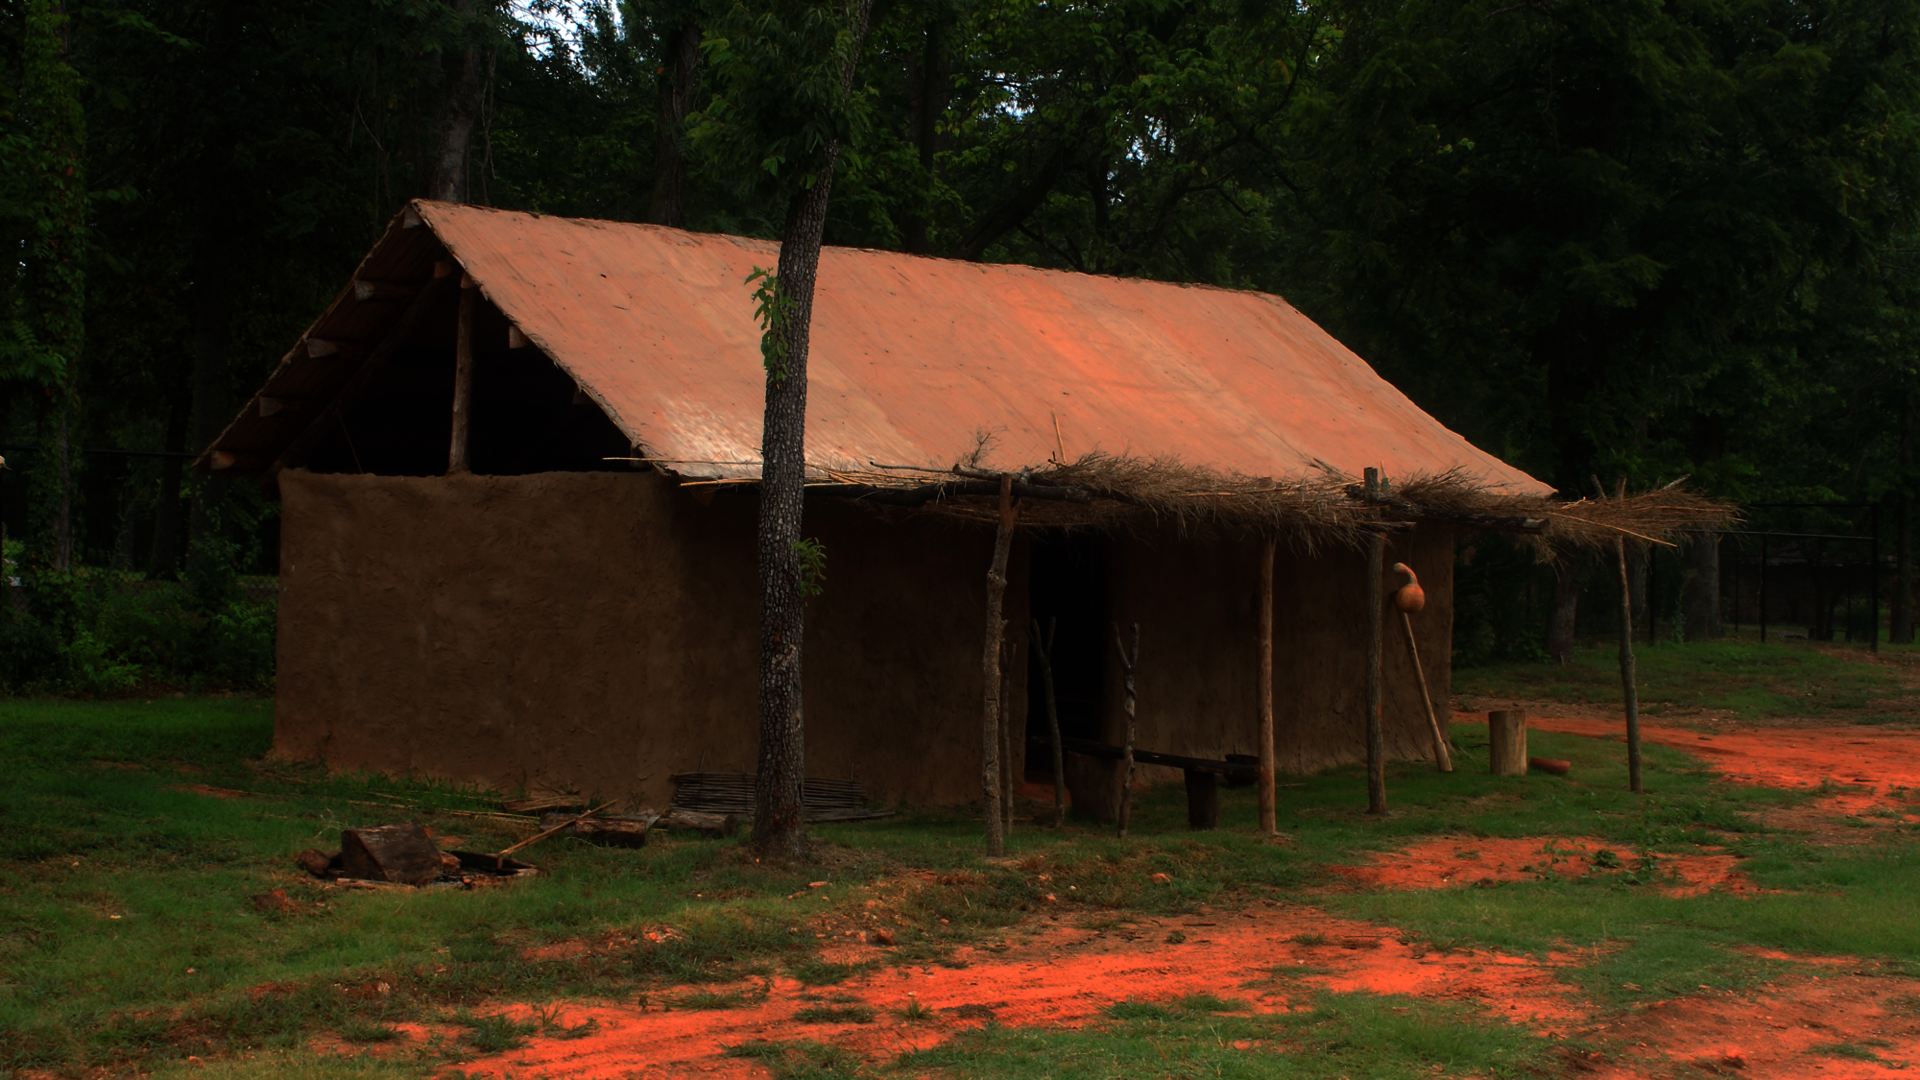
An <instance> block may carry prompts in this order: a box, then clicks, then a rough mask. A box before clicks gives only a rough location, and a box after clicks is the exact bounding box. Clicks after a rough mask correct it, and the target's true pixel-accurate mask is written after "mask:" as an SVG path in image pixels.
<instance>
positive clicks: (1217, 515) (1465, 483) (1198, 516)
mask: <svg viewBox="0 0 1920 1080" xmlns="http://www.w3.org/2000/svg"><path fill="white" fill-rule="evenodd" d="M983 450H984V445H983V446H981V447H976V448H975V450H974V452H972V453H969V454H967V455H964V456H963V457H962V461H963V462H965V463H966V464H962V465H955V466H953V467H951V468H936V467H934V466H921V465H892V464H878V463H876V464H873V466H872V467H871V468H865V469H844V468H833V467H827V466H817V465H810V466H808V470H807V471H808V479H807V484H808V486H809V487H811V488H815V489H819V490H820V493H822V494H827V493H833V494H839V495H845V496H848V497H849V498H852V499H854V500H855V501H864V502H866V503H868V504H869V505H872V506H873V507H874V508H875V509H880V510H885V511H887V512H888V513H898V512H903V511H902V507H901V504H902V503H903V502H905V503H906V504H907V505H911V506H913V507H914V510H910V511H905V512H929V511H930V512H934V513H939V514H944V515H948V516H953V517H959V518H963V519H973V520H980V521H990V520H993V519H995V518H996V517H997V511H996V505H997V502H998V494H997V491H998V485H997V482H995V481H994V480H990V479H985V478H990V477H995V478H997V476H998V474H1000V473H1002V472H1009V473H1012V474H1014V475H1015V476H1016V477H1017V478H1018V481H1019V483H1020V484H1021V485H1024V487H1023V489H1022V490H1026V491H1029V492H1030V493H1032V494H1033V495H1035V496H1036V497H1030V498H1023V499H1022V500H1021V508H1020V524H1021V525H1023V526H1027V527H1030V528H1032V527H1038V528H1045V527H1061V526H1092V527H1100V528H1124V529H1132V528H1139V527H1142V526H1150V525H1156V524H1162V523H1171V524H1173V525H1174V526H1176V528H1178V529H1179V530H1180V531H1181V532H1183V533H1185V532H1191V531H1195V530H1201V529H1219V528H1227V529H1236V530H1247V531H1255V532H1260V533H1263V534H1269V533H1270V534H1277V535H1278V536H1280V537H1281V538H1283V539H1287V540H1289V541H1291V542H1292V543H1294V544H1296V545H1298V546H1302V547H1306V548H1312V547H1315V546H1317V545H1319V544H1322V543H1335V544H1347V545H1351V544H1359V543H1362V542H1364V539H1365V537H1366V536H1368V535H1369V534H1372V533H1375V532H1379V531H1381V530H1382V529H1394V528H1404V527H1406V526H1407V525H1408V524H1411V523H1415V522H1420V521H1437V522H1444V523H1451V524H1455V525H1460V526H1464V527H1470V528H1485V529H1496V530H1500V531H1507V532H1513V533H1517V534H1519V535H1520V536H1522V537H1523V538H1526V539H1528V540H1531V541H1532V542H1534V543H1536V544H1538V545H1539V546H1540V547H1541V548H1542V549H1543V550H1544V549H1546V548H1567V547H1594V548H1598V547H1610V546H1612V544H1613V542H1614V541H1615V540H1616V539H1618V538H1620V537H1622V536H1625V537H1626V538H1628V539H1629V540H1632V541H1638V542H1648V541H1651V542H1655V543H1670V542H1672V541H1673V539H1674V538H1676V537H1677V536H1679V535H1681V534H1683V533H1687V532H1693V531H1699V530H1705V529H1718V528H1724V527H1726V526H1727V525H1728V524H1730V523H1731V522H1733V521H1735V520H1737V518H1738V514H1737V512H1736V510H1735V508H1734V507H1733V506H1732V505H1731V504H1728V503H1724V502H1720V501H1717V500H1714V499H1709V498H1707V497H1705V496H1702V495H1697V494H1694V493H1692V492H1689V491H1684V490H1680V489H1678V488H1664V489H1661V490H1658V491H1652V492H1647V493H1645V494H1642V495H1634V496H1629V497H1626V498H1622V499H1580V500H1577V501H1573V502H1565V501H1560V500H1555V499H1552V498H1548V497H1543V496H1536V495H1516V494H1511V493H1507V492H1504V491H1501V490H1500V489H1498V488H1493V487H1489V486H1487V485H1485V484H1484V483H1482V482H1481V481H1479V480H1478V479H1477V478H1475V477H1473V476H1471V475H1468V474H1466V473H1464V472H1462V471H1460V470H1457V469H1456V470H1451V471H1449V472H1445V473H1440V474H1437V475H1432V476H1416V477H1410V478H1401V479H1394V478H1387V480H1386V481H1385V482H1384V483H1383V485H1382V489H1381V492H1380V494H1379V496H1378V497H1376V498H1373V499H1369V498H1368V496H1367V495H1366V492H1365V491H1364V490H1363V488H1362V487H1361V485H1360V484H1358V483H1357V482H1355V480H1354V478H1352V477H1349V476H1346V475H1343V474H1341V473H1339V472H1337V471H1335V470H1333V469H1327V468H1324V467H1323V471H1322V472H1321V473H1320V474H1319V475H1315V476H1308V477H1298V478H1274V477H1268V476H1249V475H1247V474H1244V473H1238V472H1222V471H1220V470H1216V469H1209V468H1206V467H1203V466H1197V465H1191V464H1188V463H1186V462H1184V461H1182V460H1180V459H1179V458H1177V457H1173V456H1160V457H1151V458H1145V457H1136V456H1133V455H1130V454H1109V453H1104V452H1098V451H1096V452H1093V453H1089V454H1083V455H1081V456H1080V457H1078V458H1076V459H1074V460H1073V461H1057V460H1056V461H1048V462H1046V463H1045V464H1042V465H1030V466H1022V467H1007V466H992V467H985V466H982V465H981V464H980V463H979V461H980V458H981V457H982V456H984V455H983ZM723 482H728V483H749V484H750V483H755V482H756V481H755V480H754V479H753V478H750V477H741V478H737V479H730V480H728V481H723ZM902 497H905V498H904V499H903V498H902Z"/></svg>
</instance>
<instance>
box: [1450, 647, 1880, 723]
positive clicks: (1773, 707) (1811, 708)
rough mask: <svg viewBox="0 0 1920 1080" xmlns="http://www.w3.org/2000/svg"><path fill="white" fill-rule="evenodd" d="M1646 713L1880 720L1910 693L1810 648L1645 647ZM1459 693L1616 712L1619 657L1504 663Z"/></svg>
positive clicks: (1483, 670)
mask: <svg viewBox="0 0 1920 1080" xmlns="http://www.w3.org/2000/svg"><path fill="white" fill-rule="evenodd" d="M1634 664H1635V668H1636V670H1637V673H1638V679H1639V685H1640V701H1641V708H1642V710H1643V711H1644V712H1646V713H1647V714H1649V715H1653V716H1658V715H1660V714H1661V713H1662V712H1674V711H1695V710H1699V711H1706V712H1709V713H1711V714H1713V715H1717V716H1723V717H1729V718H1732V717H1742V718H1746V719H1761V718H1780V717H1807V716H1834V717H1845V718H1849V719H1876V718H1877V717H1875V716H1874V714H1873V713H1872V711H1871V707H1872V706H1873V704H1874V703H1875V702H1876V701H1880V700H1883V699H1887V698H1893V697H1896V696H1898V695H1900V694H1901V693H1902V690H1903V687H1902V684H1901V681H1900V679H1899V677H1898V676H1897V675H1896V674H1895V673H1894V671H1893V670H1891V669H1890V668H1889V667H1887V666H1884V665H1880V664H1875V663H1872V662H1870V661H1869V660H1867V659H1866V658H1865V654H1864V653H1862V654H1861V655H1859V656H1853V655H1848V654H1847V652H1846V651H1845V650H1842V649H1837V648H1833V647H1813V646H1809V645H1807V644H1805V643H1790V642H1775V643H1769V644H1766V645H1762V644H1759V643H1758V642H1731V641H1729V642H1709V643H1701V644H1685V645H1681V644H1660V645H1653V646H1636V647H1635V649H1634ZM1453 687H1454V693H1455V694H1456V695H1457V696H1459V697H1460V698H1462V699H1464V700H1466V701H1467V702H1468V703H1470V704H1471V703H1473V702H1474V700H1475V699H1478V698H1494V699H1522V700H1535V701H1557V702H1562V703H1566V704H1586V705H1612V706H1616V707H1617V706H1618V705H1619V702H1620V661H1619V649H1618V648H1616V647H1611V646H1601V647H1598V648H1581V649H1577V650H1575V653H1574V662H1573V663H1572V664H1571V665H1569V666H1567V667H1558V666H1555V665H1552V664H1536V663H1519V662H1516V663H1501V664H1489V665H1486V666H1483V667H1474V668H1463V669H1461V670H1459V671H1457V672H1455V673H1454V680H1453Z"/></svg>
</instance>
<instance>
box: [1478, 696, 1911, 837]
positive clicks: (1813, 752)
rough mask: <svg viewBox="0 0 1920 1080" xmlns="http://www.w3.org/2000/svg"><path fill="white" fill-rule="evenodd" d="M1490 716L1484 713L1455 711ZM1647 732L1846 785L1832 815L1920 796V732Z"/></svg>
mask: <svg viewBox="0 0 1920 1080" xmlns="http://www.w3.org/2000/svg"><path fill="white" fill-rule="evenodd" d="M1455 721H1456V722H1461V721H1465V722H1469V723H1472V722H1475V721H1477V722H1480V723H1485V722H1486V717H1485V715H1484V714H1471V713H1469V714H1455ZM1528 726H1530V727H1532V728H1534V729H1536V730H1539V731H1558V732H1565V733H1567V734H1571V735H1587V736H1592V737H1594V738H1601V739H1614V740H1619V741H1624V740H1625V739H1626V734H1625V723H1624V721H1621V720H1617V719H1616V720H1601V719H1588V718H1565V717H1537V718H1532V719H1530V720H1529V721H1528ZM1640 738H1641V739H1642V740H1643V741H1644V742H1648V743H1653V744H1656V745H1659V746H1670V747H1672V748H1674V749H1676V750H1684V751H1686V752H1687V753H1689V754H1696V755H1698V756H1699V757H1700V758H1702V759H1703V760H1704V761H1706V763H1707V764H1708V765H1709V766H1711V767H1712V768H1713V770H1714V771H1715V772H1718V773H1719V774H1721V775H1722V776H1724V777H1726V778H1727V779H1728V780H1731V781H1733V782H1734V783H1737V784H1754V785H1758V786H1762V787H1773V788H1788V789H1791V788H1805V787H1814V788H1817V787H1820V786H1821V785H1823V784H1829V785H1841V788H1840V790H1838V791H1836V792H1835V793H1834V794H1832V795H1829V796H1827V797H1826V798H1824V799H1822V800H1820V802H1819V804H1818V806H1819V809H1821V810H1824V811H1826V812H1827V813H1832V814H1859V813H1862V812H1864V811H1868V810H1875V809H1891V810H1898V811H1910V810H1912V809H1914V804H1915V803H1920V732H1911V731H1887V730H1884V729H1881V728H1871V727H1857V726H1847V727H1840V726H1835V727H1802V728H1783V727H1767V728H1758V729H1744V730H1725V731H1716V732H1712V733H1706V732H1701V731H1695V730H1690V729H1688V728H1680V727H1668V726H1664V725H1658V724H1645V723H1643V724H1641V725H1640Z"/></svg>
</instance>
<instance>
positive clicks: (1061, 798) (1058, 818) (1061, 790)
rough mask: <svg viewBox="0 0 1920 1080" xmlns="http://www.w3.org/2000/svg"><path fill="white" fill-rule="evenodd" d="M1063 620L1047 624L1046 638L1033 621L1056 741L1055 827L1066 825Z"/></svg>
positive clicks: (1049, 730) (1042, 685) (1043, 688)
mask: <svg viewBox="0 0 1920 1080" xmlns="http://www.w3.org/2000/svg"><path fill="white" fill-rule="evenodd" d="M1059 625H1060V620H1059V619H1055V618H1049V619H1048V620H1047V633H1046V637H1045V638H1044V639H1042V637H1041V636H1040V620H1039V619H1035V620H1033V651H1034V653H1035V654H1036V655H1038V656H1039V658H1040V689H1041V691H1042V693H1043V694H1044V695H1045V696H1046V699H1047V735H1048V736H1049V737H1050V738H1052V740H1053V827H1054V828H1056V829H1058V828H1060V827H1061V826H1063V825H1065V824H1066V823H1067V761H1066V754H1064V753H1062V752H1061V749H1060V705H1059V702H1058V700H1057V699H1056V698H1055V697H1054V692H1053V632H1054V630H1055V629H1056V628H1057V627H1058V626H1059Z"/></svg>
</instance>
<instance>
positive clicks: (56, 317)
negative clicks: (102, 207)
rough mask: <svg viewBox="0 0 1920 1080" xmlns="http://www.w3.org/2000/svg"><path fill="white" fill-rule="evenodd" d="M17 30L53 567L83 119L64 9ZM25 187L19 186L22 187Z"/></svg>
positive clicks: (38, 528)
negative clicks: (30, 158)
mask: <svg viewBox="0 0 1920 1080" xmlns="http://www.w3.org/2000/svg"><path fill="white" fill-rule="evenodd" d="M24 14H25V18H24V19H23V20H22V26H21V59H22V66H21V79H20V95H19V98H18V99H17V102H16V105H15V110H16V112H18V113H19V114H20V115H21V118H22V119H24V120H25V121H26V125H25V127H26V130H27V131H28V132H30V134H31V138H32V140H33V148H32V149H33V154H34V158H35V160H36V161H37V162H38V167H37V168H36V169H35V170H34V172H35V173H36V174H37V175H33V176H31V177H29V178H27V184H28V185H31V186H30V187H29V191H30V192H31V195H30V198H31V199H32V200H33V203H34V204H35V205H31V206H29V207H28V213H29V214H30V215H31V217H32V219H33V223H34V225H33V229H32V231H31V233H30V234H29V236H30V240H29V244H28V246H27V248H26V250H24V251H23V252H21V257H20V259H19V263H20V268H21V284H22V286H23V288H22V290H21V291H22V293H23V296H24V299H25V301H26V307H27V314H28V319H29V326H30V327H31V329H32V334H33V343H34V345H35V346H36V347H37V350H38V353H39V355H37V356H36V357H34V360H33V363H32V369H31V374H33V375H34V376H36V377H37V378H38V379H39V380H40V381H41V383H42V384H43V385H45V386H46V387H47V389H48V392H49V393H48V396H47V398H46V399H45V402H46V404H45V406H44V411H43V412H42V414H41V424H40V452H39V453H37V454H35V455H34V459H35V460H34V462H33V477H32V481H31V487H30V493H31V494H32V498H33V501H32V503H30V504H29V507H28V509H29V512H31V513H33V515H34V518H35V519H37V520H34V521H32V522H31V523H30V525H29V541H30V543H32V544H33V546H34V547H35V548H37V549H38V551H37V553H36V557H37V559H38V560H39V561H41V562H42V563H43V564H45V565H49V566H51V567H52V568H53V569H55V570H59V571H66V570H70V569H72V568H73V562H74V546H75V536H74V522H73V515H74V498H73V485H74V475H73V474H74V468H73V441H74V437H75V434H76V431H75V429H76V427H77V426H78V424H77V421H78V418H79V412H80V392H79V387H80V356H81V351H82V347H83V345H84V342H85V331H86V323H85V317H86V302H87V289H86V264H85V262H84V259H85V253H86V246H87V244H86V238H87V221H86V217H87V174H86V159H85V156H84V149H85V146H86V141H87V140H86V112H85V110H84V109H83V107H82V106H81V102H80V87H81V80H80V74H79V72H77V71H75V70H74V68H73V65H72V64H70V63H68V62H67V56H68V53H69V52H70V51H71V48H72V39H71V33H72V26H71V24H70V22H69V20H68V18H67V13H66V10H65V6H64V5H63V4H61V3H57V2H54V0H32V2H31V3H29V4H27V5H26V6H25V12H24ZM23 186H24V185H23Z"/></svg>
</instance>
